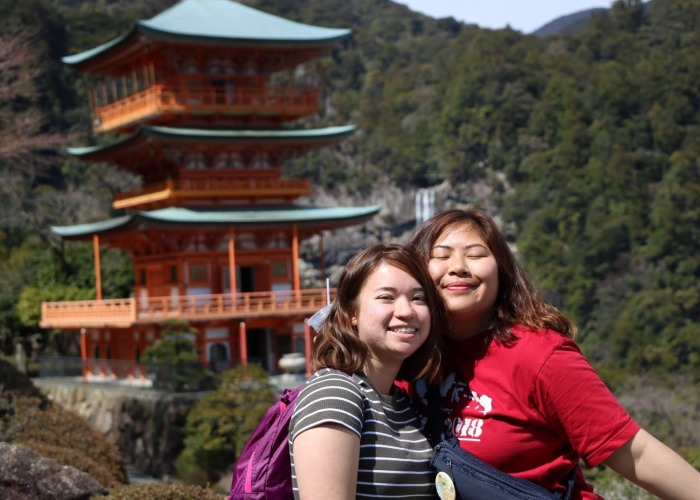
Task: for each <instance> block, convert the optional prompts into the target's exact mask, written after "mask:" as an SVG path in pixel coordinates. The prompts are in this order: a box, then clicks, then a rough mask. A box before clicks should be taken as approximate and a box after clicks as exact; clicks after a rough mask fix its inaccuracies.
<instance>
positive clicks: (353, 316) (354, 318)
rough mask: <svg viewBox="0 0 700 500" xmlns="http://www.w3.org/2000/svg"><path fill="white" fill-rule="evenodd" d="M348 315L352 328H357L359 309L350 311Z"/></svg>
mask: <svg viewBox="0 0 700 500" xmlns="http://www.w3.org/2000/svg"><path fill="white" fill-rule="evenodd" d="M348 313H349V314H348V316H350V324H351V325H352V326H357V309H354V308H353V309H350V310H349V311H348Z"/></svg>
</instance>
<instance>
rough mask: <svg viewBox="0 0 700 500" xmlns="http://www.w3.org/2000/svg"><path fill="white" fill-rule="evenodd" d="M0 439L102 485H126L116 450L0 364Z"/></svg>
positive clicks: (27, 382) (20, 374) (112, 445)
mask: <svg viewBox="0 0 700 500" xmlns="http://www.w3.org/2000/svg"><path fill="white" fill-rule="evenodd" d="M0 376H1V378H0V380H2V384H1V385H0V439H2V440H3V441H6V442H8V443H16V444H24V445H26V446H29V447H30V448H32V449H33V450H34V451H36V452H37V453H40V454H41V455H43V456H45V457H47V458H51V459H53V460H56V461H57V462H59V463H61V464H63V465H70V466H73V467H75V468H76V469H78V470H81V471H83V472H85V473H86V474H89V475H91V476H92V477H94V478H95V479H96V480H97V481H99V482H100V483H101V484H102V485H103V486H105V487H107V488H110V487H116V486H118V485H120V484H124V483H125V482H126V472H125V471H124V468H123V466H122V463H121V457H120V456H119V450H118V449H117V447H116V445H114V444H113V443H111V442H109V441H108V440H107V438H105V437H104V436H103V435H102V434H101V433H99V432H98V431H96V430H95V429H93V428H92V427H90V425H89V424H88V423H87V422H86V421H85V420H83V419H82V418H80V417H79V416H77V415H75V414H74V413H71V412H69V411H68V410H65V409H63V408H61V407H60V406H58V405H54V404H52V403H51V401H49V400H48V398H46V396H44V394H42V393H41V391H40V390H39V389H38V388H37V387H36V386H35V385H34V384H33V383H32V381H31V380H30V379H29V378H28V377H27V376H26V375H25V374H23V373H21V372H19V371H18V370H16V369H15V368H14V367H13V366H12V365H10V364H9V363H7V362H4V361H0Z"/></svg>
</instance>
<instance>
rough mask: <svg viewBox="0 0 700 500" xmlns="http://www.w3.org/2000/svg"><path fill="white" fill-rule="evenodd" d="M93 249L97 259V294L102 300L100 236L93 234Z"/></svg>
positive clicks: (98, 298)
mask: <svg viewBox="0 0 700 500" xmlns="http://www.w3.org/2000/svg"><path fill="white" fill-rule="evenodd" d="M92 251H93V254H94V259H95V295H96V296H97V300H102V270H101V269H100V237H99V236H98V235H96V234H93V235H92Z"/></svg>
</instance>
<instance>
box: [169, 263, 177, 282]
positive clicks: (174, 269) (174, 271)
mask: <svg viewBox="0 0 700 500" xmlns="http://www.w3.org/2000/svg"><path fill="white" fill-rule="evenodd" d="M170 283H177V266H170Z"/></svg>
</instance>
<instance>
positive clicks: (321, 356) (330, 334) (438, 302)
mask: <svg viewBox="0 0 700 500" xmlns="http://www.w3.org/2000/svg"><path fill="white" fill-rule="evenodd" d="M382 264H387V265H389V266H394V267H396V268H398V269H401V270H402V271H405V272H406V273H408V274H410V275H411V276H412V277H413V278H415V279H416V281H418V283H419V284H420V286H421V287H422V288H423V291H424V293H425V298H426V303H427V305H428V308H429V311H430V333H429V335H428V338H427V339H426V341H425V342H424V343H423V345H421V346H420V347H419V348H418V350H417V351H416V352H414V353H413V354H412V355H410V356H409V357H408V358H406V360H405V361H404V362H403V364H402V365H401V369H400V371H399V374H398V376H397V379H400V380H417V379H419V378H421V379H425V380H427V381H428V382H439V381H440V380H441V376H442V353H443V349H442V347H443V346H442V342H443V341H442V339H443V338H444V337H443V336H444V334H445V333H446V332H447V331H448V328H449V314H448V312H447V308H446V306H445V303H444V302H443V300H442V297H440V294H439V293H438V291H437V289H436V288H435V285H434V284H433V281H432V279H431V278H430V273H429V272H428V268H427V265H426V263H425V262H424V261H423V260H422V259H421V258H420V256H419V255H418V254H417V253H416V252H415V251H414V250H413V249H411V248H409V247H407V246H404V245H393V244H392V245H374V246H371V247H369V248H367V249H365V250H363V251H362V252H360V253H359V254H358V255H356V256H355V257H353V258H352V259H351V260H350V262H348V263H347V265H346V266H345V269H344V270H343V273H342V274H341V276H340V280H339V282H338V287H337V290H336V296H335V300H334V301H333V303H332V304H331V308H330V311H329V313H328V317H327V318H326V319H325V321H324V322H323V324H322V325H321V327H320V332H319V334H318V335H317V337H316V338H315V341H314V351H313V354H312V356H311V368H312V369H313V370H314V371H315V370H319V369H321V368H333V369H335V370H341V371H343V372H346V373H355V372H358V371H362V370H364V369H365V366H366V363H367V360H368V357H369V350H368V348H367V345H366V344H365V343H364V342H363V341H362V340H360V338H359V337H358V335H357V329H356V327H355V326H353V325H352V321H351V318H350V316H351V312H352V311H354V310H356V309H357V305H358V301H359V297H360V292H361V291H362V287H363V286H364V284H365V282H366V281H367V278H368V277H369V276H370V275H371V274H372V273H373V272H374V271H375V270H376V269H377V268H379V266H381V265H382Z"/></svg>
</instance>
